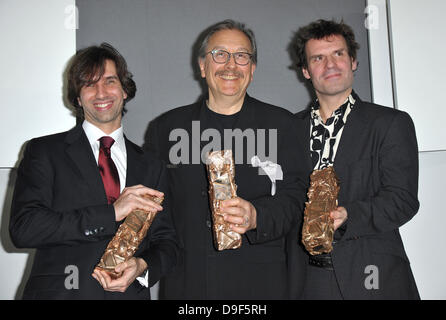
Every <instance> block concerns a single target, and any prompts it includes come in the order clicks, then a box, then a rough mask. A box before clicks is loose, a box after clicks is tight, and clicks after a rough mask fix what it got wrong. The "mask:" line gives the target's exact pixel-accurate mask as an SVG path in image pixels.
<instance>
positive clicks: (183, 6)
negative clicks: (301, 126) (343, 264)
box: [76, 0, 370, 144]
mask: <svg viewBox="0 0 446 320" xmlns="http://www.w3.org/2000/svg"><path fill="white" fill-rule="evenodd" d="M76 5H77V6H78V9H79V29H78V30H77V35H76V41H77V48H78V49H80V48H83V47H85V46H88V45H92V44H98V43H100V42H102V41H107V42H110V43H111V44H112V45H114V46H115V47H116V48H117V49H118V50H119V51H120V52H121V53H122V54H123V55H124V57H125V58H126V59H127V62H128V64H129V67H130V70H131V71H132V72H133V74H134V78H135V81H136V84H137V86H138V92H137V94H136V97H135V99H134V100H133V101H131V102H130V103H129V104H128V110H129V112H128V113H127V114H126V116H125V118H124V127H125V132H126V133H127V136H128V137H129V138H130V139H132V140H134V141H135V142H136V143H138V144H142V142H143V137H144V132H145V130H146V128H147V124H148V123H149V121H150V120H152V119H153V118H154V117H156V116H158V115H159V114H161V113H163V112H164V111H167V110H170V109H172V108H174V107H177V106H181V105H185V104H189V103H192V102H194V101H196V99H197V98H198V97H199V96H200V94H201V88H200V85H199V83H198V81H196V80H195V79H194V72H193V67H192V63H195V59H192V46H193V44H194V42H195V41H196V40H197V37H198V35H199V34H200V33H201V32H202V31H203V30H204V29H205V28H207V27H208V26H209V25H211V24H213V23H215V22H218V21H221V20H224V19H226V18H232V19H235V20H239V21H242V22H245V23H246V24H247V25H248V26H249V27H250V28H252V29H253V31H254V33H255V34H256V38H257V42H258V53H259V61H258V65H257V69H256V71H255V74H254V81H253V83H252V84H251V85H250V87H249V89H248V93H249V94H251V95H252V96H254V97H256V98H258V99H260V100H264V101H266V102H269V103H272V104H275V105H279V106H282V107H284V108H287V109H289V110H290V111H292V112H297V111H299V110H302V109H304V108H305V107H306V106H307V105H308V102H309V100H310V94H309V92H308V90H307V89H306V87H305V85H304V84H303V83H302V82H301V81H300V80H299V79H298V77H297V74H296V72H295V71H294V70H293V69H291V68H290V66H291V65H292V62H291V58H290V55H289V54H288V51H287V47H288V46H289V44H290V41H291V39H292V37H293V33H294V32H295V31H296V30H297V28H299V27H300V26H303V25H305V24H307V23H309V22H311V21H312V20H315V19H319V18H325V19H331V18H336V19H338V20H339V19H341V18H343V19H344V21H345V22H347V23H348V24H350V25H351V26H352V27H353V28H354V30H355V32H356V34H357V38H358V42H359V43H360V45H361V50H360V51H359V56H358V60H359V62H360V68H359V70H358V71H357V72H356V74H355V77H356V82H355V90H356V91H357V92H358V93H359V95H360V96H361V97H362V98H363V99H365V100H369V99H370V80H369V79H370V77H369V62H368V47H367V32H366V31H367V30H366V29H365V27H364V8H365V1H358V0H336V1H334V0H318V1H314V0H311V1H310V0H299V1H292V0H278V1H270V0H225V1H215V0H211V1H209V0H188V1H172V0H170V1H169V0H132V1H120V0H96V1H89V0H77V1H76Z"/></svg>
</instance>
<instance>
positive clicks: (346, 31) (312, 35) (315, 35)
mask: <svg viewBox="0 0 446 320" xmlns="http://www.w3.org/2000/svg"><path fill="white" fill-rule="evenodd" d="M332 35H340V36H343V37H344V39H345V42H346V43H347V49H348V54H349V56H350V57H351V58H353V60H356V51H357V50H358V49H359V44H358V43H357V42H356V41H355V34H354V32H353V30H352V28H351V27H350V26H349V25H347V24H345V23H344V21H343V20H341V22H336V21H334V20H331V21H328V20H322V19H320V20H317V21H314V22H312V23H310V24H308V25H306V26H304V27H301V28H299V30H297V33H296V36H295V37H294V39H295V41H294V50H295V56H296V60H297V61H296V65H297V67H298V68H307V67H308V64H307V56H306V53H305V45H306V44H307V42H308V41H309V40H311V39H316V40H320V39H324V38H326V37H329V36H332Z"/></svg>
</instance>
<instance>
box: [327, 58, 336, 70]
mask: <svg viewBox="0 0 446 320" xmlns="http://www.w3.org/2000/svg"><path fill="white" fill-rule="evenodd" d="M334 65H335V60H334V58H333V57H331V56H328V57H327V60H326V66H327V68H333V67H334Z"/></svg>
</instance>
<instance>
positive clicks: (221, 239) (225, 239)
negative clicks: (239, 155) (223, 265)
mask: <svg viewBox="0 0 446 320" xmlns="http://www.w3.org/2000/svg"><path fill="white" fill-rule="evenodd" d="M206 167H207V172H208V178H209V201H210V205H211V211H212V221H213V231H214V244H215V246H216V248H217V250H225V249H237V248H239V247H240V246H241V245H242V237H241V235H240V234H239V233H237V232H234V231H232V230H231V229H230V227H229V223H228V222H226V221H224V219H223V215H222V214H221V213H220V203H221V201H223V200H226V199H231V198H235V197H236V196H237V194H236V190H237V185H236V184H235V181H234V177H235V166H234V158H233V157H232V151H231V150H222V151H214V152H210V153H209V154H208V156H207V161H206Z"/></svg>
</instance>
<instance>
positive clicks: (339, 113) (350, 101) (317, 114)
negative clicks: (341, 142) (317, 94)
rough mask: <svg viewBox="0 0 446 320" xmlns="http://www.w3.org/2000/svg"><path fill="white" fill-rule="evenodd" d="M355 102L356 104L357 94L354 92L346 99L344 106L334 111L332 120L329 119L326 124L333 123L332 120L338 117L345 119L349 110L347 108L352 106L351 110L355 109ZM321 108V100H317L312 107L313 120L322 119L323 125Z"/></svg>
mask: <svg viewBox="0 0 446 320" xmlns="http://www.w3.org/2000/svg"><path fill="white" fill-rule="evenodd" d="M355 102H356V99H355V92H354V91H352V93H350V95H349V96H348V97H347V98H346V99H345V101H344V103H342V105H341V106H340V107H339V108H337V109H336V110H335V111H333V114H332V115H331V116H330V118H328V119H327V121H326V124H329V123H331V122H332V121H331V120H330V119H332V118H335V117H336V116H338V117H343V115H344V113H345V110H346V109H347V106H348V105H350V108H353V106H354V104H355ZM319 108H320V105H319V100H318V99H316V100H315V101H314V103H313V104H312V105H311V116H312V118H313V119H320V120H321V123H323V122H322V118H321V115H320V111H319Z"/></svg>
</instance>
